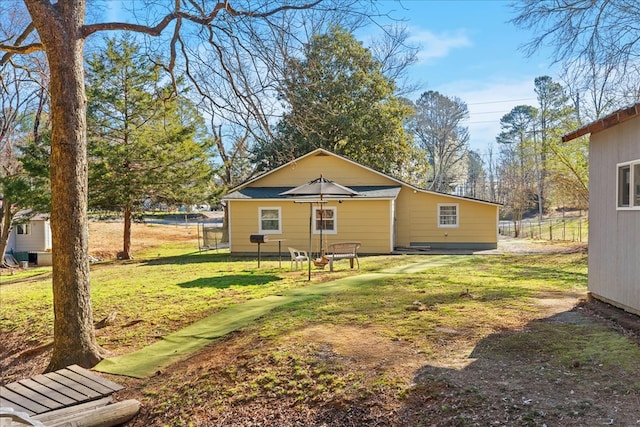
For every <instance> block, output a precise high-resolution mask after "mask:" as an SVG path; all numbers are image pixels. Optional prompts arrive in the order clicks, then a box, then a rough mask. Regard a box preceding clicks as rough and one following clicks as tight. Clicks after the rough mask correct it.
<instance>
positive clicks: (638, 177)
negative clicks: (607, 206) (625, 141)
mask: <svg viewBox="0 0 640 427" xmlns="http://www.w3.org/2000/svg"><path fill="white" fill-rule="evenodd" d="M627 167H628V168H629V205H621V204H620V201H621V200H620V198H621V196H622V192H621V191H622V189H621V188H620V186H621V185H622V183H621V182H620V170H621V169H622V168H627ZM616 209H617V210H621V211H632V210H640V159H637V160H632V161H630V162H624V163H618V164H617V165H616Z"/></svg>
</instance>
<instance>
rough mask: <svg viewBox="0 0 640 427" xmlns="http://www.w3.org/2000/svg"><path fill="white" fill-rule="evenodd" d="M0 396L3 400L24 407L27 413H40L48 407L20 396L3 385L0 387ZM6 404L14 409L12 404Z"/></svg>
mask: <svg viewBox="0 0 640 427" xmlns="http://www.w3.org/2000/svg"><path fill="white" fill-rule="evenodd" d="M0 396H2V398H3V399H4V400H8V401H9V402H13V403H15V404H16V405H19V406H21V407H22V408H25V409H26V411H25V412H26V413H27V414H28V415H33V414H41V413H43V412H47V411H48V410H49V408H47V407H46V406H42V405H41V404H39V403H37V402H34V401H33V400H30V399H28V398H26V397H24V396H21V395H19V394H18V393H14V392H13V391H11V390H9V389H7V388H5V387H0ZM7 406H9V407H10V408H14V409H16V408H15V406H14V405H7Z"/></svg>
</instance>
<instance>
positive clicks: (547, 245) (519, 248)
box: [498, 236, 589, 255]
mask: <svg viewBox="0 0 640 427" xmlns="http://www.w3.org/2000/svg"><path fill="white" fill-rule="evenodd" d="M588 247H589V245H588V243H585V242H565V241H556V240H553V241H549V240H531V239H514V238H511V237H505V236H500V239H499V240H498V250H499V251H501V252H503V253H506V254H520V255H527V254H530V255H535V254H569V253H576V252H580V253H586V252H587V250H588Z"/></svg>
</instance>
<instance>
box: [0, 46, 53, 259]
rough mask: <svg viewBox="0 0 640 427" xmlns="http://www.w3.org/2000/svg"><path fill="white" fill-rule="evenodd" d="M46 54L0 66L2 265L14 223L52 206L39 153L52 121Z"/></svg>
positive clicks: (0, 233)
mask: <svg viewBox="0 0 640 427" xmlns="http://www.w3.org/2000/svg"><path fill="white" fill-rule="evenodd" d="M41 59H42V58H40V57H36V58H33V60H32V61H29V62H17V61H13V62H9V63H6V64H4V65H3V66H0V267H4V266H6V264H5V253H6V250H7V245H8V239H9V235H10V233H11V231H12V229H13V227H14V226H15V225H16V224H17V223H18V222H25V221H28V220H29V219H30V218H31V217H32V216H34V215H35V214H37V213H46V212H48V193H49V191H48V180H47V177H46V173H47V169H46V167H44V168H40V166H42V165H40V164H36V163H37V162H36V158H35V157H34V156H35V155H36V153H35V152H34V150H36V148H37V147H40V146H41V144H43V141H42V138H41V136H42V127H45V128H46V127H47V124H46V123H42V117H43V116H44V115H45V114H46V112H45V110H46V106H47V105H48V97H47V92H46V90H45V89H46V88H45V86H46V77H45V74H46V69H44V68H43V63H42V61H41ZM44 160H46V159H44ZM33 166H35V167H33Z"/></svg>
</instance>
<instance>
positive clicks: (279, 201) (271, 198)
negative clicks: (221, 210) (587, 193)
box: [223, 149, 499, 255]
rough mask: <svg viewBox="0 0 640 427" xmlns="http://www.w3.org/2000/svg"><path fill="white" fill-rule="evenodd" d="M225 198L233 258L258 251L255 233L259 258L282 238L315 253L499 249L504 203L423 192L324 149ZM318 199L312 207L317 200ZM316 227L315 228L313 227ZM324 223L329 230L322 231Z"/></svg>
mask: <svg viewBox="0 0 640 427" xmlns="http://www.w3.org/2000/svg"><path fill="white" fill-rule="evenodd" d="M321 176H322V177H324V178H326V179H327V180H330V181H332V182H334V183H336V184H339V185H341V186H344V187H347V188H349V189H351V190H353V191H354V192H356V194H355V195H353V196H347V195H343V196H338V195H323V196H322V203H320V199H319V196H315V197H301V196H290V195H283V194H282V193H284V192H286V191H288V190H291V189H292V188H295V187H298V186H300V185H303V184H305V183H308V182H310V181H313V180H315V179H317V178H319V177H321ZM223 201H224V202H225V203H226V204H227V209H228V215H229V243H230V250H231V252H232V253H234V254H238V255H240V254H255V253H256V252H257V245H256V244H255V243H252V242H251V241H250V236H251V235H252V234H260V235H267V238H268V243H264V244H262V248H261V251H262V253H276V252H277V251H278V241H280V246H281V247H282V248H284V249H283V251H284V252H287V250H286V248H287V247H288V246H291V247H296V248H299V249H305V250H307V248H308V245H309V230H310V229H311V233H312V242H313V252H314V253H319V249H320V242H321V240H320V239H321V234H322V247H323V248H327V247H328V246H329V245H330V244H331V243H338V242H359V243H360V244H361V247H360V250H359V252H360V253H363V254H390V253H393V252H394V251H396V250H398V249H403V250H406V249H411V248H414V249H419V248H425V247H428V248H430V249H465V250H486V249H495V248H496V247H497V242H498V209H499V205H498V204H496V203H491V202H487V201H482V200H476V199H470V198H466V197H458V196H452V195H448V194H442V193H437V192H433V191H427V190H423V189H420V188H417V187H414V186H412V185H409V184H407V183H404V182H402V181H399V180H397V179H395V178H392V177H390V176H388V175H385V174H383V173H380V172H377V171H375V170H373V169H371V168H368V167H366V166H363V165H361V164H359V163H356V162H354V161H352V160H349V159H346V158H344V157H341V156H338V155H336V154H334V153H331V152H329V151H327V150H324V149H316V150H314V151H312V152H310V153H308V154H306V155H304V156H302V157H299V158H297V159H295V160H293V161H291V162H289V163H287V164H285V165H283V166H280V167H278V168H276V169H274V170H272V171H269V172H266V173H264V174H262V175H260V176H258V177H256V178H254V179H251V180H249V181H247V182H245V183H243V184H241V185H240V186H238V187H236V188H234V189H232V190H231V191H230V192H229V194H227V195H226V196H225V197H224V198H223ZM314 201H315V202H314ZM310 223H311V224H310ZM323 224H324V226H323Z"/></svg>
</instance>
